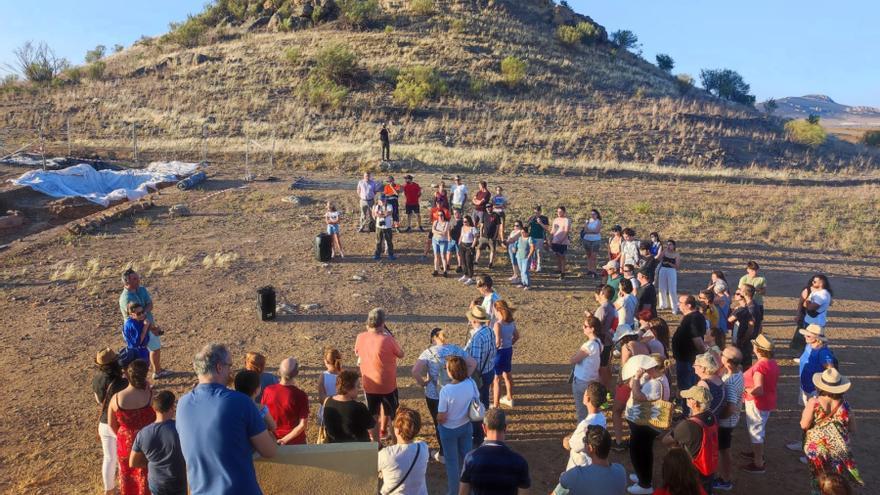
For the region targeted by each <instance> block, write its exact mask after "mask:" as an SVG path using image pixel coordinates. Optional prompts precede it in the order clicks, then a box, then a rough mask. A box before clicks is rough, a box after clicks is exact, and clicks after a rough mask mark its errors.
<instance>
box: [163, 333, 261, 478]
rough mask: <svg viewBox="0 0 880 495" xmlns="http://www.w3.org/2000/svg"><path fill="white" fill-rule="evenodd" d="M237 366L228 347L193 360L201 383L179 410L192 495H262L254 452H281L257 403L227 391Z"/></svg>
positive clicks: (213, 347)
mask: <svg viewBox="0 0 880 495" xmlns="http://www.w3.org/2000/svg"><path fill="white" fill-rule="evenodd" d="M231 367H232V358H231V357H230V356H229V351H228V350H227V349H226V347H225V346H223V345H221V344H208V345H206V346H205V347H203V348H202V350H201V351H199V352H198V354H196V356H195V358H194V359H193V368H194V369H195V372H196V374H197V375H198V378H199V384H198V385H197V386H196V387H195V388H194V389H193V390H192V391H191V392H189V393H188V394H186V395H184V396H183V397H181V399H180V403H179V405H178V406H177V425H178V432H179V434H180V446H181V448H182V450H183V457H184V458H185V459H186V472H187V478H188V479H189V486H190V493H191V494H192V495H201V494H210V495H261V494H262V491H261V490H260V485H259V484H258V483H257V474H256V471H255V470H254V463H253V452H254V451H256V452H257V453H258V454H260V455H261V456H263V457H273V456H274V455H275V451H276V449H277V445H276V443H275V440H274V439H273V438H272V437H271V436H270V435H269V432H268V430H266V423H265V421H263V418H262V417H260V411H259V410H258V409H257V406H256V405H255V404H254V401H253V400H251V398H250V397H248V396H246V395H244V394H243V393H241V392H236V391H234V390H230V389H228V388H226V383H227V381H228V379H229V373H230V368H231ZM221 433H222V434H221Z"/></svg>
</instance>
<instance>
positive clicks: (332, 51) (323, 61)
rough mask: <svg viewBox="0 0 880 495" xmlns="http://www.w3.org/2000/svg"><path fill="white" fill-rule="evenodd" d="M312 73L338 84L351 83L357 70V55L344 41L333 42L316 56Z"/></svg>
mask: <svg viewBox="0 0 880 495" xmlns="http://www.w3.org/2000/svg"><path fill="white" fill-rule="evenodd" d="M315 64H316V65H315V68H314V69H313V70H312V73H313V74H314V75H315V76H316V77H321V78H323V79H326V80H328V81H333V82H334V83H336V84H350V83H351V82H352V81H353V80H354V75H355V72H356V71H357V55H356V54H355V53H354V52H353V51H351V49H350V48H349V47H348V46H347V45H345V44H342V43H335V44H332V45H330V46H328V47H326V48H324V49H323V50H321V51H320V52H318V55H317V57H316V58H315Z"/></svg>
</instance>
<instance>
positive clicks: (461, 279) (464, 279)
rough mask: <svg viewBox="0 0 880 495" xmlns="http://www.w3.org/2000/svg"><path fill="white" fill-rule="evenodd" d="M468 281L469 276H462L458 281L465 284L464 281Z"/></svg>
mask: <svg viewBox="0 0 880 495" xmlns="http://www.w3.org/2000/svg"><path fill="white" fill-rule="evenodd" d="M467 279H468V277H467V275H462V276H461V278H460V279H458V281H459V282H464V281H466V280H467Z"/></svg>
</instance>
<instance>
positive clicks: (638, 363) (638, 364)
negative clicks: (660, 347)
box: [620, 354, 657, 381]
mask: <svg viewBox="0 0 880 495" xmlns="http://www.w3.org/2000/svg"><path fill="white" fill-rule="evenodd" d="M656 367H657V360H656V359H654V358H652V357H651V356H647V355H645V354H639V355H637V356H633V357H631V358H629V360H628V361H627V362H626V364H624V365H623V370H621V372H620V377H621V378H622V379H623V380H624V381H627V380H629V379H631V378H632V377H634V376H635V375H636V372H637V371H639V370H649V369H651V368H656Z"/></svg>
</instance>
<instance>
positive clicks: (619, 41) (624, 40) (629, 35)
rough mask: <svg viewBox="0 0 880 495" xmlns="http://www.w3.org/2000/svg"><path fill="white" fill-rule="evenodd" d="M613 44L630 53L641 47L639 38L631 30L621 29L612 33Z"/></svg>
mask: <svg viewBox="0 0 880 495" xmlns="http://www.w3.org/2000/svg"><path fill="white" fill-rule="evenodd" d="M611 42H612V43H614V44H615V45H617V46H619V47H620V48H623V49H624V50H629V51H632V50H633V49H638V48H639V47H640V45H639V37H638V36H636V33H634V32H632V31H630V30H629V29H621V30H618V31H614V32H613V33H611Z"/></svg>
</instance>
